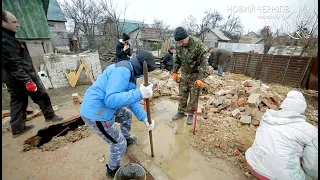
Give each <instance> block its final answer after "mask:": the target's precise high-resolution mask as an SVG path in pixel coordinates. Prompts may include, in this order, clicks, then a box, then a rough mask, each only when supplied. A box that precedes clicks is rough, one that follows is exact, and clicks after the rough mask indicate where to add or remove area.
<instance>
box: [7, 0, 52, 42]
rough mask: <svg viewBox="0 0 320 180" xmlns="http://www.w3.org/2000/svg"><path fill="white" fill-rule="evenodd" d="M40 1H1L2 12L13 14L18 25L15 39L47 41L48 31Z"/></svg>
mask: <svg viewBox="0 0 320 180" xmlns="http://www.w3.org/2000/svg"><path fill="white" fill-rule="evenodd" d="M42 2H43V1H42V0H3V1H2V7H3V9H4V10H6V11H9V12H11V13H13V14H14V15H15V16H16V17H17V19H18V22H19V24H20V27H19V29H18V32H17V38H20V39H49V38H50V31H49V27H48V24H47V18H46V15H45V11H44V6H43V4H42Z"/></svg>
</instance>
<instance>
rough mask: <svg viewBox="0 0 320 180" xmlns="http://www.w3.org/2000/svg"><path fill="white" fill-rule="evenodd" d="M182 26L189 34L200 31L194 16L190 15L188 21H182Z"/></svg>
mask: <svg viewBox="0 0 320 180" xmlns="http://www.w3.org/2000/svg"><path fill="white" fill-rule="evenodd" d="M182 26H183V27H184V28H185V29H186V31H187V32H188V33H189V34H194V33H197V32H198V29H199V26H198V23H197V20H196V18H195V17H194V16H192V15H189V16H188V17H187V18H186V19H184V20H183V21H182Z"/></svg>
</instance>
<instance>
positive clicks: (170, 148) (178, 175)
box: [132, 98, 247, 180]
mask: <svg viewBox="0 0 320 180" xmlns="http://www.w3.org/2000/svg"><path fill="white" fill-rule="evenodd" d="M152 104H153V105H152V108H151V111H152V114H151V118H152V119H154V120H155V121H156V126H155V129H154V130H153V131H152V133H153V147H154V156H155V157H154V158H153V161H154V162H155V163H156V164H157V165H158V166H160V167H161V169H162V170H163V171H164V173H165V174H167V175H168V176H169V177H170V178H171V179H175V180H179V179H183V180H189V179H190V180H191V179H193V180H194V179H198V180H200V179H239V180H242V179H247V178H246V176H245V175H244V172H243V171H241V170H240V169H237V168H236V167H234V166H232V164H231V163H230V162H227V161H225V160H222V159H218V158H215V159H211V160H209V159H206V158H205V157H204V156H203V155H201V154H200V153H199V152H198V151H196V150H195V149H194V148H193V147H192V146H191V145H190V144H189V140H188V139H189V138H190V137H191V136H193V133H192V130H193V125H187V124H186V123H185V120H186V118H183V119H180V120H176V121H172V120H171V118H172V116H173V115H174V114H175V113H176V112H177V108H178V103H177V101H172V100H170V99H167V98H161V101H160V100H159V99H157V100H155V101H154V102H153V103H152ZM199 118H200V117H199ZM132 132H133V134H135V135H137V136H138V138H139V140H138V141H139V142H138V145H139V146H141V149H142V151H143V152H144V153H145V154H147V155H149V156H150V155H151V151H150V145H149V137H148V133H147V132H146V131H145V127H144V125H143V124H142V123H140V122H138V121H136V120H133V130H132Z"/></svg>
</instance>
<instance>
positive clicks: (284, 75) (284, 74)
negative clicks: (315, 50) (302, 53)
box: [281, 55, 292, 85]
mask: <svg viewBox="0 0 320 180" xmlns="http://www.w3.org/2000/svg"><path fill="white" fill-rule="evenodd" d="M291 57H292V55H290V57H289V60H288V62H287V67H286V69H285V71H284V73H283V76H282V80H281V85H282V84H283V81H284V78H285V77H286V74H287V71H288V68H289V64H290V61H291Z"/></svg>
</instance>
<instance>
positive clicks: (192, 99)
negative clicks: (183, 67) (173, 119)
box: [178, 73, 199, 114]
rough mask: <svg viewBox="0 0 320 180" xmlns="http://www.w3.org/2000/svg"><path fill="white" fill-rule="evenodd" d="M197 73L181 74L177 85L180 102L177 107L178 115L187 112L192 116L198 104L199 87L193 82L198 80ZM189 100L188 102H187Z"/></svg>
mask: <svg viewBox="0 0 320 180" xmlns="http://www.w3.org/2000/svg"><path fill="white" fill-rule="evenodd" d="M198 76H199V75H198V74H197V73H190V74H187V73H182V74H181V79H180V83H179V95H180V97H181V98H180V102H179V107H178V112H179V113H184V112H187V113H188V114H194V112H195V109H196V104H197V102H198V97H197V93H198V90H199V87H198V86H197V85H195V81H196V80H197V79H198ZM188 98H189V102H188Z"/></svg>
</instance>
